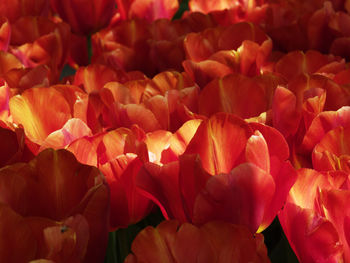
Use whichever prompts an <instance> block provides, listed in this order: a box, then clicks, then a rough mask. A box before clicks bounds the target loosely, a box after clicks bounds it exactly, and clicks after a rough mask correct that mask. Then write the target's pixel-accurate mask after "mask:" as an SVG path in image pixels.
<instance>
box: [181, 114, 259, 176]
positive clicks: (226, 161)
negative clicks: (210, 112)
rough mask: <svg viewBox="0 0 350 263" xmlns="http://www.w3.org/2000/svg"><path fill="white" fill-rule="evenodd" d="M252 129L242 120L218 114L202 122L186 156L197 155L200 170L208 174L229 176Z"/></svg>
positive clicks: (239, 159) (239, 161)
mask: <svg viewBox="0 0 350 263" xmlns="http://www.w3.org/2000/svg"><path fill="white" fill-rule="evenodd" d="M252 134H253V133H252V129H251V128H250V127H249V125H248V123H246V122H245V121H244V120H242V119H240V118H238V117H236V116H234V115H230V114H224V113H219V114H216V115H214V116H212V117H211V118H210V119H208V120H205V121H203V122H202V123H201V124H200V125H199V127H198V129H197V132H196V134H195V135H194V137H193V138H192V140H191V142H190V143H189V145H188V146H187V149H186V151H185V153H186V154H199V155H200V158H201V160H202V163H203V168H204V169H205V170H206V171H207V172H209V173H210V174H212V175H214V174H219V173H229V172H230V171H231V170H232V169H233V167H235V166H237V165H238V164H239V163H241V162H242V154H244V150H245V147H246V143H247V140H248V138H249V137H250V136H251V135H252Z"/></svg>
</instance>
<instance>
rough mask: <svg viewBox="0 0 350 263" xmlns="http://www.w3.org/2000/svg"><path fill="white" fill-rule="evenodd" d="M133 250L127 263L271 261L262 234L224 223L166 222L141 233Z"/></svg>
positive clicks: (132, 246) (134, 242)
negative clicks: (200, 224) (253, 233)
mask: <svg viewBox="0 0 350 263" xmlns="http://www.w3.org/2000/svg"><path fill="white" fill-rule="evenodd" d="M189 248H191V249H190V250H189ZM131 250H132V254H130V255H129V256H128V257H127V258H126V260H125V263H136V262H152V263H153V262H162V263H175V262H199V261H200V262H208V263H209V262H228V263H230V262H232V263H233V262H241V263H244V262H261V263H262V262H270V260H269V258H268V257H267V250H266V247H265V245H264V243H263V236H262V235H260V234H256V235H255V236H254V237H253V235H252V234H251V233H250V232H249V231H248V229H247V228H245V227H243V226H239V225H232V224H228V223H223V222H208V223H207V224H205V225H203V226H201V227H196V226H194V225H191V224H189V223H184V224H179V223H178V222H177V221H175V220H172V221H164V222H162V223H161V224H159V225H158V226H157V228H153V227H150V226H149V227H147V228H145V229H144V230H142V231H141V232H140V233H139V234H138V235H137V236H136V238H135V240H134V241H133V243H132V245H131ZM233 251H234V253H233Z"/></svg>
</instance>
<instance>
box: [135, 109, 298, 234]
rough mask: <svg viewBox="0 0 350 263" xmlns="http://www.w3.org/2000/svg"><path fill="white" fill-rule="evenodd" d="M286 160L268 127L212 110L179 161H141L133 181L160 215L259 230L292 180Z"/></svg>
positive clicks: (280, 143) (284, 147) (284, 150)
mask: <svg viewBox="0 0 350 263" xmlns="http://www.w3.org/2000/svg"><path fill="white" fill-rule="evenodd" d="M277 138H278V139H277ZM228 153H229V154H228ZM196 154H198V155H199V156H198V157H197V156H196ZM287 158H288V146H287V144H286V142H285V141H284V139H283V137H282V135H281V134H280V133H278V132H277V131H276V130H274V129H273V128H271V127H268V126H264V125H262V124H255V123H254V124H248V123H246V122H244V121H243V120H242V119H240V118H238V117H235V116H233V115H228V114H216V115H214V116H213V117H211V118H210V119H208V120H205V121H202V123H201V124H200V125H199V127H198V129H197V131H196V133H195V135H194V137H193V138H192V140H191V141H190V143H189V144H188V146H187V148H186V151H185V152H184V154H183V155H182V156H180V157H179V161H175V162H170V163H167V164H165V165H163V166H158V165H155V164H151V163H146V164H145V165H144V168H142V169H141V172H140V173H139V175H138V177H137V184H138V186H139V187H140V188H141V189H142V192H143V194H144V195H145V196H147V197H148V198H150V199H151V200H153V201H154V202H155V203H156V204H157V205H158V206H159V207H160V208H161V210H162V212H163V215H164V216H165V217H166V218H176V219H178V220H180V221H181V222H186V221H187V222H188V221H189V222H193V223H196V224H204V223H205V222H208V221H211V220H223V221H226V222H232V223H236V224H244V225H246V226H248V227H249V228H250V229H251V231H252V232H256V231H257V230H258V229H259V231H262V230H263V229H265V228H266V227H267V226H268V225H269V224H270V222H271V221H272V220H273V218H274V217H275V215H276V213H277V212H278V210H279V209H280V208H281V207H282V205H283V203H284V200H285V198H286V196H287V194H288V191H289V189H290V187H291V186H292V185H293V182H294V180H295V174H294V173H295V172H294V170H293V168H292V167H291V165H290V164H289V162H286V159H287ZM264 189H265V190H264ZM267 189H269V190H267ZM242 203H243V204H245V205H244V206H242V205H241V204H242Z"/></svg>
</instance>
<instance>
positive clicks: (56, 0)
mask: <svg viewBox="0 0 350 263" xmlns="http://www.w3.org/2000/svg"><path fill="white" fill-rule="evenodd" d="M51 7H52V8H53V10H54V11H55V12H57V13H58V14H59V16H60V17H61V18H62V19H63V21H65V22H67V23H68V24H69V25H70V26H71V29H72V31H73V32H74V33H76V34H81V35H86V36H88V35H90V34H93V33H95V32H97V31H99V30H100V29H101V28H104V27H106V26H107V25H108V24H109V22H110V20H111V18H112V16H113V15H114V11H115V0H103V1H96V0H94V1H76V0H74V1H71V0H67V1H66V0H65V1H60V0H51Z"/></svg>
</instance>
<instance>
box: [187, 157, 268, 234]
mask: <svg viewBox="0 0 350 263" xmlns="http://www.w3.org/2000/svg"><path fill="white" fill-rule="evenodd" d="M274 192H275V183H274V180H273V178H272V176H271V175H269V174H267V173H266V172H265V171H264V170H262V169H260V168H259V167H257V166H255V165H253V164H250V163H244V164H241V165H239V166H237V167H236V168H234V169H233V170H232V171H231V172H230V173H229V174H221V175H215V176H212V177H211V178H210V179H209V180H208V181H207V183H206V186H205V188H204V189H203V190H202V191H201V192H200V193H199V195H198V197H197V199H196V202H195V205H194V212H193V222H194V223H199V224H203V223H205V222H209V221H212V220H223V221H225V222H230V223H234V224H240V225H245V226H247V227H248V228H249V229H250V230H251V231H252V233H255V232H256V231H257V230H258V228H259V226H260V224H261V223H262V220H263V217H264V213H265V210H266V209H267V208H268V205H269V203H270V202H271V199H272V197H273V195H274Z"/></svg>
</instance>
